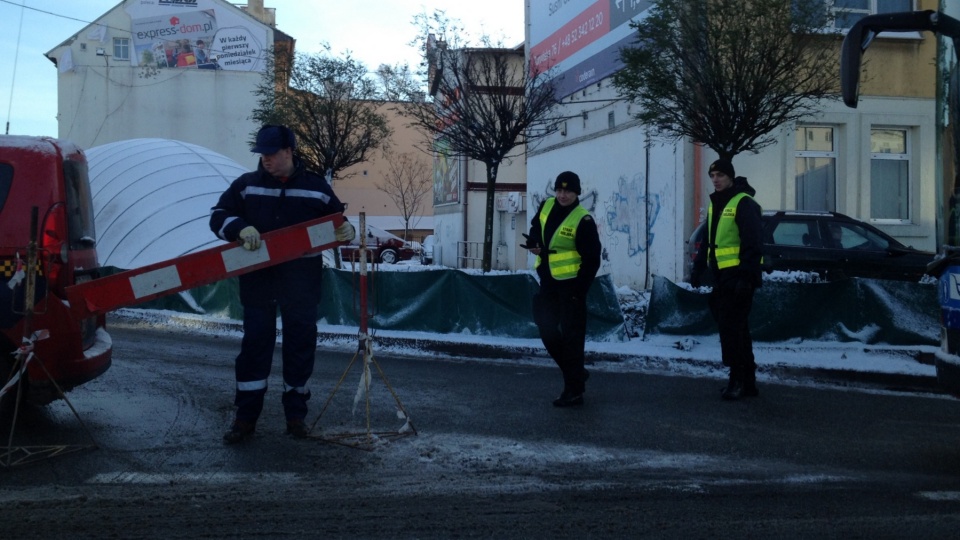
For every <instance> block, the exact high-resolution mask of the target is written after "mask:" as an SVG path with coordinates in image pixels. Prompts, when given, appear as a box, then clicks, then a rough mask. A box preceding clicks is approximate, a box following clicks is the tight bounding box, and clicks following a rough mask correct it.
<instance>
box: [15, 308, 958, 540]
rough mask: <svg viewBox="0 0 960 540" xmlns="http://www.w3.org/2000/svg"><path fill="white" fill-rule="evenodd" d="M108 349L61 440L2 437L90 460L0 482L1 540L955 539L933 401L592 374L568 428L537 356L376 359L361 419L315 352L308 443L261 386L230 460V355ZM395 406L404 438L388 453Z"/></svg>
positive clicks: (27, 421) (158, 346)
mask: <svg viewBox="0 0 960 540" xmlns="http://www.w3.org/2000/svg"><path fill="white" fill-rule="evenodd" d="M110 331H111V334H112V336H113V338H114V354H115V358H114V365H113V366H112V367H111V369H110V370H109V371H108V372H107V373H106V374H105V375H104V376H103V377H101V378H100V379H98V380H96V381H93V382H91V383H89V384H87V385H86V386H83V387H81V388H78V389H76V390H75V391H73V392H71V393H70V394H69V395H68V397H69V399H70V403H71V404H72V405H73V406H74V408H75V409H76V411H77V415H78V416H79V418H80V420H78V418H77V417H76V416H74V414H73V413H72V412H71V409H70V408H69V407H68V406H67V405H66V404H65V403H64V402H62V401H61V402H57V403H54V404H53V405H51V406H48V407H45V408H42V409H38V410H37V409H31V410H27V411H24V412H23V413H22V414H21V416H20V417H19V418H18V419H17V427H16V430H15V432H14V438H13V443H14V444H13V447H14V448H13V450H16V451H19V449H21V447H30V449H29V450H30V452H39V451H40V450H42V449H44V448H45V447H48V446H56V447H60V448H61V449H62V450H74V449H75V448H74V447H73V446H72V445H84V444H90V443H91V442H93V443H95V444H96V448H95V449H94V448H79V449H76V450H75V451H72V452H67V453H64V454H63V455H57V456H54V457H51V458H49V459H43V460H39V461H37V462H33V463H28V464H23V465H19V466H14V467H6V468H4V469H0V523H2V524H3V525H2V530H3V533H2V534H3V538H5V539H7V538H10V539H13V538H111V537H116V538H161V537H162V538H220V537H246V538H312V537H318V538H319V537H342V538H573V537H588V538H626V537H629V538H636V537H654V538H656V537H667V538H714V537H747V538H751V537H752V538H770V537H789V538H797V537H809V538H813V537H816V538H841V537H842V538H906V537H920V538H955V537H956V534H957V533H956V531H957V530H958V529H960V401H958V400H955V399H953V398H950V397H946V396H943V395H937V394H929V393H924V394H919V393H902V392H889V391H885V390H883V389H880V388H877V389H870V388H856V389H853V388H841V387H825V386H823V385H819V384H809V385H807V384H803V383H802V381H801V382H800V383H797V382H796V381H791V382H790V383H789V384H787V383H783V384H777V383H770V382H768V383H766V384H764V385H763V386H761V389H760V390H761V395H760V397H758V398H754V399H745V400H742V401H739V402H733V403H728V402H723V401H721V400H720V399H719V394H720V387H721V386H722V383H723V381H720V380H716V379H706V378H692V377H687V376H664V375H662V374H660V375H654V374H648V373H642V372H637V373H623V372H622V370H620V369H616V370H614V369H606V368H607V366H605V365H604V364H603V363H599V364H597V365H595V366H593V369H592V377H591V379H590V383H589V388H588V392H587V403H586V405H585V406H584V407H583V408H580V409H573V410H569V409H556V408H554V407H552V406H551V403H550V402H551V400H552V399H553V398H554V397H555V396H556V394H557V393H558V392H559V390H560V377H559V374H558V372H557V371H556V369H555V368H553V367H552V366H551V365H550V364H549V363H548V362H547V361H545V360H543V359H531V360H528V361H517V360H510V361H503V362H497V361H491V360H489V359H487V360H482V361H481V360H469V359H467V360H464V359H459V360H453V359H449V358H438V357H435V356H426V355H425V356H422V357H414V356H389V355H379V354H376V355H375V358H376V359H377V364H376V365H375V366H374V370H373V381H374V382H373V385H372V390H371V393H370V405H369V409H368V408H367V406H366V401H365V400H363V399H360V400H359V401H357V400H355V396H356V395H357V388H358V382H359V380H360V364H359V360H358V363H357V364H355V365H354V366H353V367H352V368H351V369H349V370H347V366H348V365H349V363H350V361H351V359H353V358H355V356H357V355H355V353H354V351H352V350H321V351H320V352H319V354H318V359H319V362H318V366H317V372H316V374H315V376H314V384H313V385H312V386H313V391H314V396H313V399H312V400H311V406H312V410H311V415H310V417H308V420H310V421H311V422H314V421H316V428H315V430H314V434H315V436H316V438H314V439H310V440H293V439H290V438H288V437H286V436H285V435H284V434H283V418H282V410H281V407H280V403H279V395H280V388H281V383H280V379H279V369H275V370H274V374H273V376H272V377H273V378H272V379H271V388H270V391H269V393H268V401H267V406H266V408H265V411H264V416H263V417H262V418H261V422H260V425H259V426H258V433H257V436H256V437H255V438H254V439H253V440H252V441H250V442H249V443H247V444H245V445H242V446H239V447H237V446H224V445H223V444H222V442H221V435H222V433H223V431H224V429H225V428H226V427H227V426H228V424H229V422H230V419H231V417H232V387H233V365H232V363H233V357H234V355H235V354H236V351H237V349H238V346H239V340H238V339H237V338H235V337H212V336H205V335H200V334H194V333H190V332H188V331H185V330H182V329H178V330H172V329H155V328H146V327H138V326H136V325H135V324H134V323H130V322H121V323H120V324H113V325H112V327H111V330H110ZM277 366H279V364H277ZM377 366H379V367H380V368H381V369H382V373H383V374H384V375H385V377H382V376H381V375H380V373H379V372H378V371H377V369H376V367H377ZM341 376H342V377H343V382H342V384H340V385H339V387H337V386H336V385H337V381H338V380H340V379H341ZM384 380H387V381H388V382H389V388H388V385H386V384H384V382H383V381H384ZM334 388H337V390H336V392H334ZM390 389H392V390H393V391H394V392H395V395H394V394H392V393H391V392H390ZM395 396H396V397H395ZM398 402H399V404H400V405H402V408H403V409H404V410H405V411H406V412H407V413H408V415H409V417H408V419H409V422H410V425H412V426H413V428H414V431H415V434H409V435H407V436H402V437H400V436H398V431H399V430H400V429H401V428H402V426H403V425H404V424H405V421H404V420H403V419H400V418H398V415H397V403H398ZM325 404H326V408H324V405H325ZM321 409H323V414H322V415H320V416H319V418H318V415H319V413H320V411H321ZM368 410H369V411H370V412H369V414H368V413H367V411H368ZM368 418H369V426H370V427H369V428H368V427H367V419H368ZM81 420H82V423H81ZM84 426H85V428H86V429H85V428H84ZM4 431H5V433H3V439H2V441H3V443H4V444H6V442H7V441H8V434H9V425H7V424H5V426H4ZM367 433H379V435H376V436H372V437H368V436H367ZM16 455H17V456H22V455H23V454H22V453H16Z"/></svg>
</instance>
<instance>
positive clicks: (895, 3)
mask: <svg viewBox="0 0 960 540" xmlns="http://www.w3.org/2000/svg"><path fill="white" fill-rule="evenodd" d="M827 5H829V6H830V9H831V11H832V12H833V16H834V21H833V26H834V27H835V28H837V29H840V30H847V29H849V28H850V27H852V26H853V25H854V24H856V22H857V21H859V20H860V19H862V18H864V17H866V16H867V15H875V14H878V13H896V12H898V11H913V0H827Z"/></svg>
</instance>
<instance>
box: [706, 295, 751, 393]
mask: <svg viewBox="0 0 960 540" xmlns="http://www.w3.org/2000/svg"><path fill="white" fill-rule="evenodd" d="M753 293H754V291H753V289H750V290H746V291H739V292H738V291H737V290H736V289H734V288H731V287H721V286H715V287H714V288H713V292H711V293H710V298H709V302H710V313H711V314H712V315H713V318H714V320H715V321H717V328H718V329H719V332H720V355H721V358H722V360H723V365H725V366H727V367H729V368H730V377H731V378H738V379H740V380H742V381H743V382H745V383H752V382H754V381H756V373H757V364H756V361H755V359H754V356H753V337H752V336H751V335H750V324H749V319H750V310H751V309H752V308H753Z"/></svg>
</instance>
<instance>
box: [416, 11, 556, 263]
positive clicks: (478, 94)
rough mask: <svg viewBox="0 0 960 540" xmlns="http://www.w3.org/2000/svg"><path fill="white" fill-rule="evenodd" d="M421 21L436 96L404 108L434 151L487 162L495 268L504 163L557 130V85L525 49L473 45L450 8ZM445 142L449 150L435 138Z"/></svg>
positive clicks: (488, 228)
mask: <svg viewBox="0 0 960 540" xmlns="http://www.w3.org/2000/svg"><path fill="white" fill-rule="evenodd" d="M415 24H418V25H419V26H420V29H421V36H422V38H423V39H422V40H421V39H420V38H418V40H415V42H418V41H419V42H420V45H421V47H422V50H423V52H424V63H423V64H421V69H420V72H419V73H420V75H421V76H423V77H424V78H425V81H426V82H427V86H428V92H427V95H428V96H429V97H428V98H427V99H426V100H416V99H415V98H412V99H410V100H409V101H408V102H407V103H405V104H404V106H403V107H401V108H400V109H399V112H400V114H402V115H404V116H405V117H407V118H408V119H409V120H410V122H411V124H412V125H413V126H414V127H416V128H417V129H419V130H420V131H421V132H422V133H423V134H424V135H425V136H426V139H427V140H428V141H430V142H431V144H433V146H431V147H430V148H429V149H427V150H429V151H431V152H439V153H442V154H444V155H445V156H447V157H465V158H468V159H473V160H476V161H480V162H482V163H484V164H485V165H486V172H487V175H486V176H487V177H486V185H487V186H486V187H487V193H486V194H487V199H486V219H485V225H484V236H483V263H482V269H483V271H484V272H489V271H490V268H491V259H492V253H493V217H494V202H495V201H494V195H495V188H496V182H497V174H498V171H499V167H500V164H501V163H502V162H503V160H504V159H506V158H508V157H515V156H520V155H523V153H524V152H525V151H526V149H527V148H528V147H529V146H530V145H531V144H532V143H534V142H535V141H537V140H538V139H540V138H542V137H544V136H545V135H548V134H549V133H551V132H552V131H555V130H556V129H557V127H558V124H559V119H558V118H557V117H556V116H554V115H553V114H552V113H553V111H555V105H556V104H557V99H556V96H555V93H554V87H553V84H552V83H551V81H550V79H549V78H548V77H547V76H546V74H545V73H542V72H538V71H536V70H533V69H531V66H529V65H527V64H526V63H525V61H524V53H523V50H522V48H506V47H502V46H499V45H495V44H494V43H493V42H492V40H491V39H490V38H489V37H486V36H484V37H481V38H480V44H481V47H468V46H467V43H466V42H465V34H464V33H463V32H462V31H461V29H460V28H459V27H458V26H457V25H458V24H459V23H457V22H456V21H451V20H449V19H447V18H446V16H445V15H444V14H443V12H442V11H438V12H434V14H433V16H432V18H430V17H427V16H426V15H425V14H424V15H421V16H418V18H417V19H415ZM417 90H419V88H418V89H417ZM412 94H413V92H408V95H412ZM440 140H442V141H443V143H444V144H443V145H442V148H443V150H440V148H441V145H436V144H435V143H436V142H437V141H440Z"/></svg>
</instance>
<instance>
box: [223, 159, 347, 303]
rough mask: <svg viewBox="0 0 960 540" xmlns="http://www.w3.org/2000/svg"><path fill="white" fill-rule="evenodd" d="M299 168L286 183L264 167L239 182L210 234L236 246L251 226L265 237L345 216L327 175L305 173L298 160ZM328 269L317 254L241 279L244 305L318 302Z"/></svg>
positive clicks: (232, 186) (226, 196)
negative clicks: (322, 279)
mask: <svg viewBox="0 0 960 540" xmlns="http://www.w3.org/2000/svg"><path fill="white" fill-rule="evenodd" d="M294 165H295V170H294V173H293V174H292V175H290V177H289V178H288V179H286V181H285V182H284V181H281V179H278V178H274V177H273V176H272V175H270V173H268V172H267V171H266V170H265V169H264V168H263V164H262V163H260V164H259V165H258V166H257V170H256V171H254V172H249V173H246V174H243V175H241V176H240V177H239V178H237V179H236V180H234V181H233V183H231V184H230V187H229V188H227V190H226V191H225V192H223V194H222V195H221V196H220V200H219V201H218V202H217V205H216V206H214V207H213V208H212V209H211V213H210V230H212V231H213V232H214V234H216V235H217V236H218V237H219V238H221V239H223V240H227V241H228V242H234V241H236V240H237V239H238V237H239V235H240V231H241V230H243V229H244V228H245V227H247V226H248V225H252V226H253V227H254V228H256V229H257V231H259V232H260V233H261V234H263V233H266V232H270V231H274V230H277V229H282V228H284V227H289V226H291V225H296V224H297V223H303V222H304V221H310V220H313V219H317V218H321V217H323V216H328V215H331V214H336V213H342V212H343V210H344V206H343V203H342V202H340V199H338V198H337V196H336V195H335V194H334V193H333V189H332V188H331V187H330V184H328V183H327V181H326V180H325V179H324V178H323V177H322V176H320V175H319V174H317V173H315V172H312V171H309V170H307V169H306V168H304V166H303V163H302V162H301V161H300V160H299V159H297V158H294ZM322 270H323V258H322V257H320V256H319V254H316V255H315V256H307V257H303V258H300V259H295V260H292V261H288V262H285V263H281V264H278V265H276V266H271V267H268V268H264V269H261V270H256V271H254V272H250V273H248V274H244V275H241V276H240V302H241V303H242V304H244V305H252V304H257V305H261V304H267V303H273V302H278V301H279V302H285V301H291V302H298V301H309V302H313V303H318V302H319V301H320V277H321V272H322Z"/></svg>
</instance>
